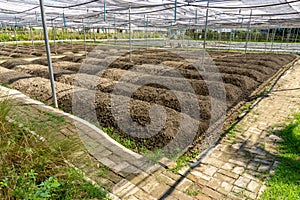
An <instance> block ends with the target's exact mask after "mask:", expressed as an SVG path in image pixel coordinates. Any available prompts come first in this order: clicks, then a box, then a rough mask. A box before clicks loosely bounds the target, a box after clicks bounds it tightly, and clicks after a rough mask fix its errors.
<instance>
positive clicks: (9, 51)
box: [0, 44, 94, 58]
mask: <svg viewBox="0 0 300 200" xmlns="http://www.w3.org/2000/svg"><path fill="white" fill-rule="evenodd" d="M93 49H94V45H87V47H86V50H87V52H91V51H92V50H93ZM50 50H51V53H53V54H54V53H55V54H78V53H81V54H82V53H84V51H85V48H84V45H83V44H73V45H71V44H56V47H54V44H51V45H50ZM55 50H56V51H55ZM45 55H46V50H45V45H41V44H38V45H37V44H35V46H34V48H33V47H32V45H31V44H28V46H24V45H23V46H22V45H19V46H18V47H16V46H11V45H6V46H2V47H1V48H0V57H1V56H8V57H12V58H23V57H34V56H45Z"/></svg>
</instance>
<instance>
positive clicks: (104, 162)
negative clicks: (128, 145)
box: [99, 157, 116, 167]
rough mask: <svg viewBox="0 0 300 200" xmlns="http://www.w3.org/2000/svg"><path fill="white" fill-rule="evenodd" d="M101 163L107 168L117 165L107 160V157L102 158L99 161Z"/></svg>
mask: <svg viewBox="0 0 300 200" xmlns="http://www.w3.org/2000/svg"><path fill="white" fill-rule="evenodd" d="M99 161H100V162H101V163H102V164H103V165H105V166H107V167H114V166H116V163H115V162H113V161H111V160H110V159H109V158H107V157H104V158H101V159H99Z"/></svg>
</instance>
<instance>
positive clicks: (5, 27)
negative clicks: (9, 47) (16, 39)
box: [3, 24, 7, 47]
mask: <svg viewBox="0 0 300 200" xmlns="http://www.w3.org/2000/svg"><path fill="white" fill-rule="evenodd" d="M6 29H7V26H6V24H4V35H6V31H7V30H6ZM3 39H4V47H6V39H5V37H3Z"/></svg>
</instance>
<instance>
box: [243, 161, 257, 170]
mask: <svg viewBox="0 0 300 200" xmlns="http://www.w3.org/2000/svg"><path fill="white" fill-rule="evenodd" d="M259 165H260V163H258V162H255V161H251V162H250V163H249V164H248V165H247V167H246V168H247V169H251V170H257V169H258V166H259Z"/></svg>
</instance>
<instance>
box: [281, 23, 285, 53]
mask: <svg viewBox="0 0 300 200" xmlns="http://www.w3.org/2000/svg"><path fill="white" fill-rule="evenodd" d="M284 34H285V28H283V33H282V37H281V43H280V49H281V47H282V43H283V39H284Z"/></svg>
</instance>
